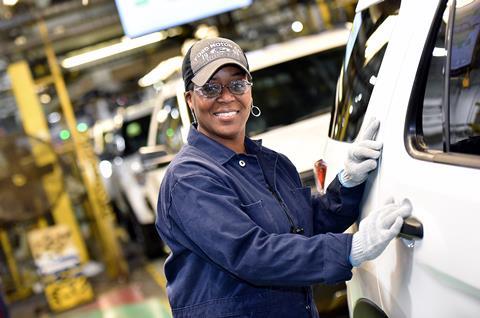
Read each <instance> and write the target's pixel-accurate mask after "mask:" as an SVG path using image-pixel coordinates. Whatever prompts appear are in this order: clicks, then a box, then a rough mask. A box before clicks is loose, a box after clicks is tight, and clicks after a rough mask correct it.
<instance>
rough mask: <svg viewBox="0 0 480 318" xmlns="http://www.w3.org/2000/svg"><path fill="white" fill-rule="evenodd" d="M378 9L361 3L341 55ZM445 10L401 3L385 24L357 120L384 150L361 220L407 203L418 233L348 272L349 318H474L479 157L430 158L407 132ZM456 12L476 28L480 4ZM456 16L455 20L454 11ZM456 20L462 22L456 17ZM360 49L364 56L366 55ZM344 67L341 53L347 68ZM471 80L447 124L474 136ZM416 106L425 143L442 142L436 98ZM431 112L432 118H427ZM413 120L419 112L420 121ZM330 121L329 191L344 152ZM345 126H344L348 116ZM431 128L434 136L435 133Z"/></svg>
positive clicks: (478, 294)
mask: <svg viewBox="0 0 480 318" xmlns="http://www.w3.org/2000/svg"><path fill="white" fill-rule="evenodd" d="M367 2H370V3H367ZM379 2H381V1H360V2H359V4H358V7H357V16H356V22H354V29H353V30H352V33H351V40H349V44H347V51H348V47H349V46H350V47H351V46H352V45H353V41H354V38H355V32H356V29H355V25H357V26H359V25H360V24H361V23H362V22H361V21H359V20H360V18H359V17H360V16H362V12H364V10H369V9H370V8H371V7H370V6H372V5H373V6H375V5H377V4H378V3H379ZM387 2H389V1H388V0H385V3H387ZM398 2H400V1H398ZM444 6H445V1H440V0H428V1H427V0H423V1H415V0H403V1H401V4H400V10H399V11H398V13H397V14H394V15H393V16H394V18H393V19H392V25H391V26H390V27H388V28H385V29H388V30H386V31H388V32H386V33H384V34H383V36H384V37H386V38H387V40H386V41H388V42H389V43H388V46H387V47H386V51H385V55H384V57H383V61H382V62H381V67H380V69H379V71H378V74H376V75H375V79H374V80H373V81H370V84H371V85H372V92H371V95H370V100H369V102H368V108H367V109H366V113H365V114H364V118H365V119H366V120H365V121H368V120H369V118H371V117H375V118H377V119H379V120H380V122H381V126H380V130H379V132H378V135H377V140H380V141H382V142H383V144H384V147H383V153H382V156H381V157H380V159H379V162H378V163H379V165H378V169H377V170H376V171H375V172H373V173H372V174H371V176H370V177H369V180H368V182H367V187H366V190H365V195H364V200H363V205H362V218H364V217H365V216H366V215H368V212H370V211H373V210H374V209H377V208H378V207H380V206H382V205H383V204H384V202H385V201H386V199H387V198H388V197H393V198H394V199H395V200H401V199H402V198H408V199H409V200H410V201H411V203H412V205H413V217H415V218H416V219H418V220H419V221H420V222H421V223H422V225H423V229H424V236H423V239H420V240H415V241H413V240H412V241H411V240H406V239H403V238H397V239H394V240H393V241H392V242H391V243H390V244H389V246H388V247H387V249H386V250H385V251H384V252H383V253H382V254H381V255H380V257H378V258H377V259H375V260H373V261H369V262H365V263H363V264H362V265H361V266H360V267H358V268H354V270H353V271H354V272H353V278H352V280H351V281H350V282H348V283H347V289H348V299H349V310H350V316H351V317H353V318H359V317H374V318H376V317H395V318H397V317H400V318H402V317H405V318H407V317H408V318H420V317H422V318H424V317H436V318H439V317H479V315H480V271H479V270H478V264H479V263H480V254H479V253H478V252H477V251H478V246H479V243H480V238H479V237H478V235H476V234H477V232H478V223H479V222H480V196H479V195H478V189H479V187H478V180H480V169H479V168H480V156H479V155H474V154H465V153H456V152H455V153H451V152H447V151H445V150H442V149H441V145H440V147H439V148H440V149H436V146H435V145H434V144H433V142H432V143H428V142H424V140H423V138H420V137H419V136H420V135H419V134H420V133H421V130H418V126H415V123H414V122H415V118H416V117H415V116H418V115H415V114H416V113H415V111H416V110H418V108H416V107H417V106H415V102H416V101H417V100H418V98H419V97H418V94H419V90H418V89H419V87H422V85H423V87H425V86H427V87H429V85H433V84H432V83H431V82H430V83H428V81H429V79H430V78H431V77H429V76H430V73H429V68H428V67H427V68H426V69H425V68H424V67H425V65H427V66H428V65H430V62H428V61H426V60H425V57H427V56H432V55H433V57H431V59H432V61H433V60H434V59H435V58H437V57H438V56H446V50H447V49H448V47H447V48H445V50H444V51H442V50H441V49H439V48H435V49H433V44H432V43H431V40H432V36H433V37H435V34H436V33H437V30H438V29H439V27H438V26H437V27H435V23H441V21H440V19H442V17H443V21H446V20H447V18H448V10H447V11H446V13H444ZM459 6H465V7H464V9H467V10H471V14H472V16H473V17H475V18H476V22H475V23H476V24H472V25H473V27H470V28H469V29H468V30H475V29H474V28H479V23H480V19H479V18H480V16H479V12H480V9H479V8H480V3H479V2H478V1H457V8H458V7H459ZM468 6H475V7H473V8H474V9H471V8H472V7H468ZM462 10H463V9H462ZM456 12H460V11H459V9H457V11H456ZM457 15H458V16H459V18H460V15H459V13H457ZM363 17H364V16H363ZM459 25H460V24H459ZM432 30H433V31H432ZM468 32H470V31H468ZM477 36H478V33H477ZM372 37H373V36H372ZM453 39H454V40H455V32H454V35H453ZM350 41H351V42H352V43H350ZM384 41H385V39H384ZM473 41H477V42H476V43H477V44H476V45H477V46H478V41H479V40H478V37H477V38H473ZM474 43H475V42H474ZM383 44H385V45H386V42H384V43H383ZM435 47H437V45H435ZM367 48H368V46H367ZM432 49H433V51H432ZM367 50H368V49H367ZM367 50H364V51H363V53H365V55H367V54H368V52H366V51H367ZM438 51H440V53H441V54H438ZM432 52H433V53H432ZM442 54H443V55H442ZM477 54H478V51H477ZM449 55H450V51H449V53H448V55H447V56H449ZM348 58H349V57H348V53H347V57H346V59H347V61H346V64H345V67H347V64H348ZM443 58H445V57H443ZM472 59H475V56H473V57H472ZM432 63H433V62H432ZM453 63H454V62H452V64H453ZM472 65H473V63H472ZM432 70H433V67H432ZM344 71H345V69H344ZM462 74H463V73H462ZM469 74H470V75H468V76H469V77H468V80H469V83H466V82H464V84H463V85H464V88H462V89H464V90H465V91H466V93H465V95H467V94H470V95H471V96H470V97H468V96H465V95H459V96H460V97H459V96H457V97H459V100H460V102H461V100H462V98H463V100H464V103H470V105H471V106H468V107H466V110H467V111H466V112H465V111H456V110H455V109H453V110H451V111H450V122H452V123H454V122H455V121H457V122H460V123H464V124H465V123H469V124H471V125H472V127H473V126H474V125H476V124H475V123H477V122H478V120H479V119H478V117H479V113H478V112H479V110H478V107H477V108H475V107H474V105H475V103H477V105H478V103H479V101H480V94H479V93H478V92H479V91H480V87H479V86H475V85H480V84H479V78H478V73H475V71H474V70H473V71H471V72H470V73H469ZM473 74H475V76H476V77H474V75H473ZM422 76H425V77H422ZM462 76H466V75H462ZM452 78H453V77H452ZM465 79H466V77H465V78H464V80H465ZM430 81H431V80H430ZM450 83H453V81H452V82H450ZM450 85H451V87H453V84H450ZM468 85H470V86H468ZM341 89H344V88H342V87H341V80H339V83H338V85H337V101H338V100H339V96H338V95H341V94H342V93H344V92H340V91H339V90H341ZM452 89H453V88H452ZM427 91H428V89H427ZM420 92H421V89H420ZM442 93H443V90H442ZM357 96H358V95H357ZM472 96H473V97H472ZM420 97H421V100H422V101H423V107H424V109H423V128H424V129H423V134H424V135H425V136H427V135H433V134H434V133H438V134H442V129H441V128H442V126H441V125H442V112H441V109H442V107H444V106H442V98H440V99H435V98H429V97H428V96H427V97H424V95H421V96H420ZM360 98H361V97H360ZM424 98H425V99H424ZM472 99H473V101H472ZM475 99H476V102H475ZM460 102H459V103H460ZM337 107H338V105H337ZM435 107H437V108H438V109H439V111H440V112H439V113H438V112H437V113H435V111H434V109H436V108H435ZM462 107H463V106H462ZM337 109H338V108H337ZM463 110H465V109H463ZM421 112H422V110H421V109H420V115H422V114H421ZM428 112H430V113H433V115H432V114H430V115H429V113H428ZM350 113H351V111H350ZM336 114H337V118H332V124H333V126H332V128H331V131H330V138H329V139H328V141H327V144H326V147H325V152H324V156H323V159H324V160H325V161H326V163H327V165H328V169H327V177H326V180H327V184H328V183H329V182H330V181H331V180H332V179H333V178H334V177H335V175H336V174H337V173H338V172H339V171H340V170H341V169H342V168H343V162H344V159H345V158H346V155H347V151H348V149H349V146H350V145H351V143H349V142H346V140H345V139H346V137H345V136H344V135H343V136H342V133H340V132H339V130H341V129H342V128H341V125H337V126H338V127H336V126H335V123H339V122H341V121H342V118H341V117H342V116H341V115H340V114H339V112H336ZM343 117H344V118H343V120H344V121H345V120H346V121H348V115H347V116H345V115H343ZM475 118H476V119H475ZM475 120H476V121H475ZM446 121H448V119H446ZM435 122H436V123H437V124H435ZM444 122H445V120H444ZM360 123H361V122H360ZM363 126H365V123H364V125H363ZM430 126H433V127H434V128H433V130H432V128H431V127H430ZM464 126H466V125H464ZM435 127H436V128H438V129H435ZM451 129H452V130H451V131H452V134H453V131H454V130H453V129H466V128H461V127H460V128H455V127H454V125H453V124H452V128H451ZM347 130H348V129H347V128H344V129H343V131H347ZM477 134H478V131H477ZM444 138H445V137H444ZM452 138H453V137H452ZM342 139H343V140H342ZM427 139H428V138H425V140H426V141H428V140H427ZM348 141H351V140H348ZM452 145H453V144H452ZM430 146H431V147H430ZM477 146H478V145H477ZM452 147H453V146H452ZM354 227H356V226H354Z"/></svg>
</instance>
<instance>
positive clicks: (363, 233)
mask: <svg viewBox="0 0 480 318" xmlns="http://www.w3.org/2000/svg"><path fill="white" fill-rule="evenodd" d="M411 214H412V205H411V204H410V201H408V200H407V199H404V200H402V202H400V203H394V201H393V199H392V198H390V199H388V200H387V202H386V203H385V205H384V206H383V207H381V208H380V209H378V210H376V211H374V212H373V213H371V214H369V215H368V216H367V217H366V218H365V219H363V220H362V221H361V222H360V225H359V228H358V232H356V233H354V234H353V238H352V249H351V251H350V263H352V266H359V265H360V264H361V263H363V262H364V261H368V260H372V259H374V258H376V257H377V256H378V255H380V254H381V253H382V252H383V250H384V249H385V248H386V247H387V245H388V243H389V242H390V241H391V240H392V239H393V238H394V237H395V236H397V235H398V233H400V229H401V228H402V225H403V219H404V218H407V217H409V216H410V215H411Z"/></svg>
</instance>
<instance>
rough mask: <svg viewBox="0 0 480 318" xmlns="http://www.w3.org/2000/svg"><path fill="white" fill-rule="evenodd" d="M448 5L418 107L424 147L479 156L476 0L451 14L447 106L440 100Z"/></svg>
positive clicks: (479, 22)
mask: <svg viewBox="0 0 480 318" xmlns="http://www.w3.org/2000/svg"><path fill="white" fill-rule="evenodd" d="M448 8H449V7H447V10H446V11H445V12H444V14H443V19H442V22H441V27H440V28H439V31H438V34H437V38H436V44H435V47H434V49H433V51H432V57H431V62H430V69H429V72H428V78H427V81H426V89H425V97H424V101H423V110H422V133H423V140H424V142H425V145H426V147H427V148H428V149H431V150H438V151H443V152H456V153H467V154H477V155H480V70H479V68H480V65H479V64H480V56H479V55H480V38H479V31H480V0H475V1H471V2H469V3H467V4H465V3H459V4H457V8H456V10H455V14H454V24H453V32H452V44H451V49H450V52H451V54H450V55H451V60H450V71H449V79H448V82H449V96H448V98H449V106H448V107H447V104H446V103H444V99H445V98H446V96H445V88H444V87H445V86H444V85H445V84H444V79H445V72H444V70H445V66H446V65H447V56H448V54H447V45H446V41H445V34H446V32H447V27H448V24H446V23H447V20H448V16H449V14H448V13H449V10H448Z"/></svg>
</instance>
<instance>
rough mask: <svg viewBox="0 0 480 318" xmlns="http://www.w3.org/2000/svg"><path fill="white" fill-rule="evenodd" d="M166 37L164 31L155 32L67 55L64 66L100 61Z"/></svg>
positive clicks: (63, 62) (71, 66) (70, 66)
mask: <svg viewBox="0 0 480 318" xmlns="http://www.w3.org/2000/svg"><path fill="white" fill-rule="evenodd" d="M165 38H166V35H165V33H164V32H155V33H151V34H148V35H145V36H141V37H138V38H135V39H130V38H125V39H123V40H122V41H121V42H119V43H116V44H113V45H109V46H106V47H102V48H100V49H96V50H92V51H88V52H85V53H81V54H78V55H75V56H72V57H67V58H66V59H64V60H63V61H62V63H61V64H62V66H63V67H64V68H73V67H77V66H80V65H83V64H87V63H90V62H94V61H98V60H101V59H104V58H107V57H110V56H113V55H117V54H120V53H123V52H126V51H130V50H133V49H136V48H139V47H142V46H146V45H149V44H152V43H156V42H160V41H162V40H164V39H165Z"/></svg>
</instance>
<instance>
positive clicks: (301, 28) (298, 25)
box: [292, 21, 303, 33]
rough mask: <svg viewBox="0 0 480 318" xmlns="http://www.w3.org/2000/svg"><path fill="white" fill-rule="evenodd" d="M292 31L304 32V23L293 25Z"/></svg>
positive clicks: (294, 23)
mask: <svg viewBox="0 0 480 318" xmlns="http://www.w3.org/2000/svg"><path fill="white" fill-rule="evenodd" d="M292 30H293V32H297V33H298V32H302V30H303V23H302V22H300V21H295V22H293V23H292Z"/></svg>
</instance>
